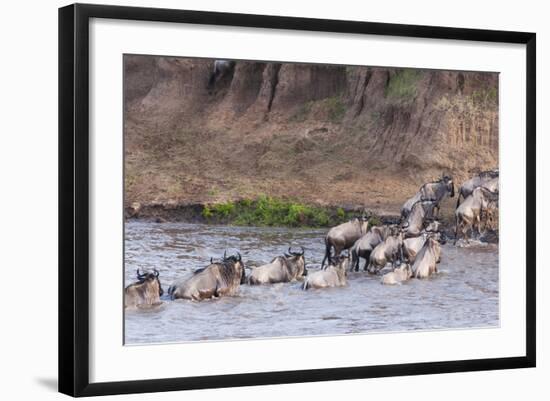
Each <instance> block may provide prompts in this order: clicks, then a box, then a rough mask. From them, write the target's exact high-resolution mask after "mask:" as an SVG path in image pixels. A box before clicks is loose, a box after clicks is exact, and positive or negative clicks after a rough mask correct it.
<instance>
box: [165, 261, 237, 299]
mask: <svg viewBox="0 0 550 401" xmlns="http://www.w3.org/2000/svg"><path fill="white" fill-rule="evenodd" d="M244 271H245V267H244V263H243V262H242V259H241V255H240V253H238V252H237V255H234V256H229V257H226V255H225V254H224V257H223V259H222V260H221V261H219V262H214V263H210V264H209V265H208V266H206V267H204V268H202V269H198V270H196V271H195V272H194V273H193V275H192V276H191V277H189V278H187V279H185V280H183V281H182V282H180V283H176V284H174V285H173V286H172V287H170V289H169V290H168V292H169V293H170V295H171V297H172V299H179V298H183V299H191V300H194V301H200V300H203V299H208V298H212V297H221V296H226V295H228V296H230V295H234V294H235V293H236V292H237V291H238V289H239V285H240V284H243V283H244V280H245V273H244Z"/></svg>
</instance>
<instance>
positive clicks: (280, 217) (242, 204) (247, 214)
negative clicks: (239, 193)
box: [202, 196, 380, 227]
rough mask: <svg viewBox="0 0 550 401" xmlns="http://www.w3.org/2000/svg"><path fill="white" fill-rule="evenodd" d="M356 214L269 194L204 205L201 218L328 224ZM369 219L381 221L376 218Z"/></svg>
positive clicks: (253, 223) (256, 223) (252, 223)
mask: <svg viewBox="0 0 550 401" xmlns="http://www.w3.org/2000/svg"><path fill="white" fill-rule="evenodd" d="M357 215H358V212H356V211H346V210H344V209H343V208H341V207H322V206H312V205H306V204H303V203H299V202H295V201H292V200H286V199H276V198H272V197H269V196H260V197H259V198H257V199H254V200H251V199H244V200H240V201H235V202H232V201H229V202H223V203H215V204H211V205H205V206H204V208H203V210H202V217H204V218H205V219H206V221H208V222H210V223H223V224H234V225H239V226H285V227H327V226H332V225H336V224H340V223H343V222H345V221H348V220H350V219H352V218H353V217H356V216H357ZM369 221H370V222H371V224H376V223H378V224H379V223H380V220H379V219H378V218H377V217H371V218H370V219H369Z"/></svg>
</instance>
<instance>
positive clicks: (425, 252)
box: [412, 235, 441, 278]
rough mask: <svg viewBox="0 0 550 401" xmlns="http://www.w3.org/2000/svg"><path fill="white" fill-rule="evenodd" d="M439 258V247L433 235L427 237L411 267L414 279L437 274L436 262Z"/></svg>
mask: <svg viewBox="0 0 550 401" xmlns="http://www.w3.org/2000/svg"><path fill="white" fill-rule="evenodd" d="M440 257H441V245H440V244H439V242H438V241H437V240H436V238H435V237H434V236H433V235H430V236H428V238H427V239H426V242H425V243H424V246H423V247H422V249H421V250H420V252H418V255H416V259H415V261H414V263H413V265H412V271H413V275H414V277H416V278H427V277H429V276H430V275H431V274H433V273H437V261H438V260H439V258H440Z"/></svg>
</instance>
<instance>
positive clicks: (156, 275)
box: [153, 269, 160, 278]
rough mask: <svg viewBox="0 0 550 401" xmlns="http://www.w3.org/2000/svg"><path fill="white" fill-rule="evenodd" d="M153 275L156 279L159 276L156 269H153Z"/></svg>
mask: <svg viewBox="0 0 550 401" xmlns="http://www.w3.org/2000/svg"><path fill="white" fill-rule="evenodd" d="M153 273H155V277H156V278H158V276H159V274H160V273H159V271H158V270H157V269H153Z"/></svg>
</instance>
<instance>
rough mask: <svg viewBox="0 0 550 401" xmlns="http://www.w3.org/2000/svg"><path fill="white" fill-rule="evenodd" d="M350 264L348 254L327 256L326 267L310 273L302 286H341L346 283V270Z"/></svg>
mask: <svg viewBox="0 0 550 401" xmlns="http://www.w3.org/2000/svg"><path fill="white" fill-rule="evenodd" d="M349 264H350V257H349V255H339V256H336V257H334V258H332V257H331V258H329V264H328V266H327V267H326V269H321V270H318V271H316V272H314V273H311V274H310V275H309V276H308V277H307V278H306V280H305V281H304V285H303V286H302V288H303V289H304V290H308V289H311V288H327V287H343V286H345V285H346V284H347V274H348V273H347V271H348V268H349Z"/></svg>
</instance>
